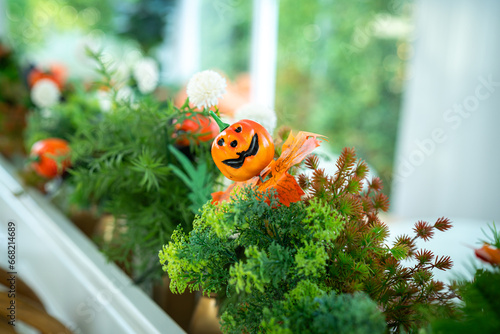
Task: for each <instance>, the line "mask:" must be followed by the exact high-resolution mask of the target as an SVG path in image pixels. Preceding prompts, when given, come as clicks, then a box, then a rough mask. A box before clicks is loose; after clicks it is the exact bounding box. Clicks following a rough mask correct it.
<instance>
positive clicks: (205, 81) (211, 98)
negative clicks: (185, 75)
mask: <svg viewBox="0 0 500 334" xmlns="http://www.w3.org/2000/svg"><path fill="white" fill-rule="evenodd" d="M186 91H187V95H188V97H189V101H190V102H191V103H194V105H196V106H197V107H198V108H200V109H201V108H203V107H206V108H210V107H211V106H215V105H216V104H217V101H218V99H219V98H220V97H222V95H223V94H225V93H226V79H224V78H223V77H222V76H221V75H220V74H219V73H217V72H215V71H211V70H206V71H203V72H198V73H196V74H195V75H193V77H192V78H191V79H190V80H189V83H188V85H187V89H186Z"/></svg>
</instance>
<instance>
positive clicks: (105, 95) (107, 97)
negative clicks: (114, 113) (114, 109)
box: [96, 90, 113, 112]
mask: <svg viewBox="0 0 500 334" xmlns="http://www.w3.org/2000/svg"><path fill="white" fill-rule="evenodd" d="M96 98H97V102H98V103H99V107H100V108H101V111H102V112H108V111H110V110H111V106H112V105H113V103H112V102H111V94H110V93H109V92H108V91H105V90H98V91H97V92H96Z"/></svg>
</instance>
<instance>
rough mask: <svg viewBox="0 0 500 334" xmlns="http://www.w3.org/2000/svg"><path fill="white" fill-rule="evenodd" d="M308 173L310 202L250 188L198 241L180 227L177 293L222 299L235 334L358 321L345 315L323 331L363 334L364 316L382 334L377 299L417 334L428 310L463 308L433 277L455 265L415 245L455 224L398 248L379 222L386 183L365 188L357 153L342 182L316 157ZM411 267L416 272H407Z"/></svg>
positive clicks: (197, 230)
mask: <svg viewBox="0 0 500 334" xmlns="http://www.w3.org/2000/svg"><path fill="white" fill-rule="evenodd" d="M305 165H306V166H307V167H308V168H309V169H311V170H312V176H311V177H307V176H305V175H300V176H299V177H298V180H299V184H300V185H301V187H303V188H304V190H305V191H306V193H307V196H306V198H305V199H304V200H303V201H301V202H297V203H292V204H290V206H289V207H287V206H284V205H280V203H279V202H278V199H277V198H276V197H275V196H274V194H273V193H267V194H263V193H258V192H256V191H255V190H254V189H251V188H245V189H244V190H242V191H241V192H239V193H237V194H235V195H234V197H233V198H232V200H231V201H230V202H224V203H222V204H219V205H213V204H210V203H207V204H206V205H205V206H204V207H203V209H202V212H201V214H200V215H199V216H197V217H196V219H195V221H194V223H193V230H192V231H191V232H189V233H188V234H186V233H185V232H183V231H182V230H181V229H177V230H176V231H175V232H174V234H173V235H172V241H171V242H170V243H169V244H167V245H165V246H164V248H163V250H162V251H160V254H159V257H160V262H161V263H162V264H163V269H164V270H165V271H168V273H169V276H170V278H171V284H170V288H171V290H172V291H174V292H183V291H184V290H185V289H187V288H189V289H190V290H201V291H203V293H205V294H207V295H210V294H216V295H217V298H218V300H219V303H220V312H221V324H222V329H223V331H224V332H226V333H241V332H245V333H255V332H260V331H265V330H266V329H268V330H271V329H272V332H284V333H286V332H287V331H288V332H290V331H291V332H301V330H302V327H301V326H305V325H304V324H303V323H301V322H300V321H299V319H296V318H297V317H298V315H299V314H302V316H304V317H306V318H307V317H308V316H310V314H313V315H317V314H321V312H327V313H328V314H338V312H339V311H338V309H342V310H345V309H347V308H349V309H352V312H353V313H352V314H346V317H345V318H342V317H341V316H339V319H344V320H345V319H349V320H346V321H347V322H348V323H347V324H346V323H344V322H342V321H344V320H338V322H337V320H335V319H336V318H335V316H334V317H333V318H332V320H331V322H318V323H316V325H317V326H319V327H318V328H315V331H317V332H329V331H330V332H331V330H332V329H333V328H336V327H335V326H338V327H345V328H351V327H356V326H357V325H356V324H358V322H359V319H360V317H361V318H363V317H364V319H365V320H366V321H367V323H366V327H363V328H366V329H367V330H368V328H372V329H373V331H374V332H377V330H376V328H379V327H378V320H377V319H378V317H377V316H376V315H375V314H376V311H375V310H374V309H373V308H371V307H369V305H370V299H371V300H372V301H373V303H374V304H375V305H377V309H379V310H381V311H382V313H383V317H384V318H385V325H384V330H385V329H388V330H392V331H400V330H405V331H414V330H417V329H418V328H420V327H422V326H424V325H425V324H426V323H427V321H428V319H427V316H426V314H428V313H427V311H428V310H433V309H435V308H436V309H437V308H440V309H441V308H444V309H446V310H447V311H449V312H451V311H452V310H453V304H452V302H451V299H453V298H454V297H455V294H454V292H453V291H452V290H450V289H449V287H446V286H445V285H444V284H443V283H442V282H438V281H435V280H433V274H432V270H433V269H434V268H437V269H441V270H446V269H449V268H450V267H451V261H450V259H449V257H440V258H439V257H438V258H435V256H434V254H432V253H431V252H429V251H426V250H420V251H417V249H416V246H415V241H416V239H417V238H423V239H425V240H428V239H429V238H431V237H432V235H433V234H434V231H435V230H438V231H445V230H447V229H448V228H450V227H451V224H450V222H449V221H448V220H447V219H444V218H441V219H439V220H438V221H437V222H436V223H435V224H433V225H431V224H429V223H426V222H418V223H417V224H416V226H415V229H414V232H415V235H414V236H413V237H409V236H402V237H399V238H398V239H397V240H396V242H395V244H394V245H393V246H392V247H389V246H387V245H386V241H387V237H388V235H389V230H388V228H387V226H386V225H385V224H383V223H382V222H381V221H380V219H379V218H378V212H379V210H387V208H388V200H387V198H386V197H385V195H383V194H382V193H381V188H382V186H381V182H380V180H379V179H373V180H372V181H371V182H369V183H368V184H367V190H366V191H363V190H362V189H363V187H362V184H363V182H365V181H366V180H365V177H366V175H367V172H368V168H367V166H366V164H365V163H364V162H362V161H358V160H357V159H356V157H355V153H354V150H352V149H344V151H343V152H342V155H341V157H340V158H339V160H338V162H337V167H338V172H337V173H336V174H335V175H334V176H327V175H325V174H324V171H323V170H320V169H318V168H317V166H318V158H317V157H315V156H310V157H308V158H307V159H306V161H305ZM404 259H415V260H416V264H415V265H413V266H405V265H404V264H403V262H402V260H404ZM359 292H364V293H365V295H359V296H358V295H357V294H358V293H359ZM344 294H348V296H349V297H348V296H344ZM351 295H352V296H351ZM356 296H358V297H356ZM320 301H322V302H320ZM323 303H324V304H323ZM338 304H342V306H339V305H338ZM353 304H355V306H353ZM275 305H278V306H275ZM304 305H307V309H301V308H303V307H304ZM363 305H364V306H363ZM367 305H368V306H367ZM275 307H277V308H276V309H274V308H275ZM283 310H286V312H284V311H283ZM315 310H316V311H315ZM327 310H328V311H327ZM354 310H355V311H354ZM336 312H337V313H336ZM350 312H351V311H350ZM360 313H362V314H363V316H361V315H360ZM308 314H309V315H308ZM287 319H288V320H287ZM340 323H342V325H339V324H340ZM309 325H311V324H309ZM349 326H351V327H349ZM308 328H311V327H308ZM363 331H364V329H363ZM363 331H361V330H360V332H363ZM379 332H380V331H379Z"/></svg>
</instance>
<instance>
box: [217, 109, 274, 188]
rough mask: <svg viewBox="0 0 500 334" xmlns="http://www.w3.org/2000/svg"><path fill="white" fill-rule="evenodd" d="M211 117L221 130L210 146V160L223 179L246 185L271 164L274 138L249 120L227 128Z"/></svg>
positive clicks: (226, 125)
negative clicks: (222, 175) (246, 182)
mask: <svg viewBox="0 0 500 334" xmlns="http://www.w3.org/2000/svg"><path fill="white" fill-rule="evenodd" d="M210 114H211V115H212V117H213V118H214V119H215V121H216V122H217V124H218V125H219V127H220V130H221V133H219V135H218V136H217V137H215V139H214V141H213V142H212V158H213V160H214V162H215V165H216V166H217V167H218V168H219V170H220V171H221V173H222V174H224V176H225V177H227V178H228V179H230V180H233V181H246V180H249V179H251V178H252V177H254V176H257V175H259V174H260V172H261V171H262V170H263V169H264V168H266V167H267V165H269V163H270V162H271V161H273V158H274V143H273V138H272V137H271V135H270V134H269V132H267V130H266V129H265V128H264V127H263V126H262V125H260V124H259V123H257V122H254V121H251V120H248V119H244V120H240V121H238V122H236V123H233V124H232V125H229V124H226V123H223V122H222V121H221V120H220V119H219V117H217V115H215V113H214V112H213V111H210Z"/></svg>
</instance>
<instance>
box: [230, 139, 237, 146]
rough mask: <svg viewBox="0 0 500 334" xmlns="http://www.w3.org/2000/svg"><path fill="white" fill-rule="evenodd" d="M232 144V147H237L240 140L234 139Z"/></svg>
mask: <svg viewBox="0 0 500 334" xmlns="http://www.w3.org/2000/svg"><path fill="white" fill-rule="evenodd" d="M230 145H231V147H236V146H238V142H237V141H236V140H233V141H232V142H231V144H230Z"/></svg>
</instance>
